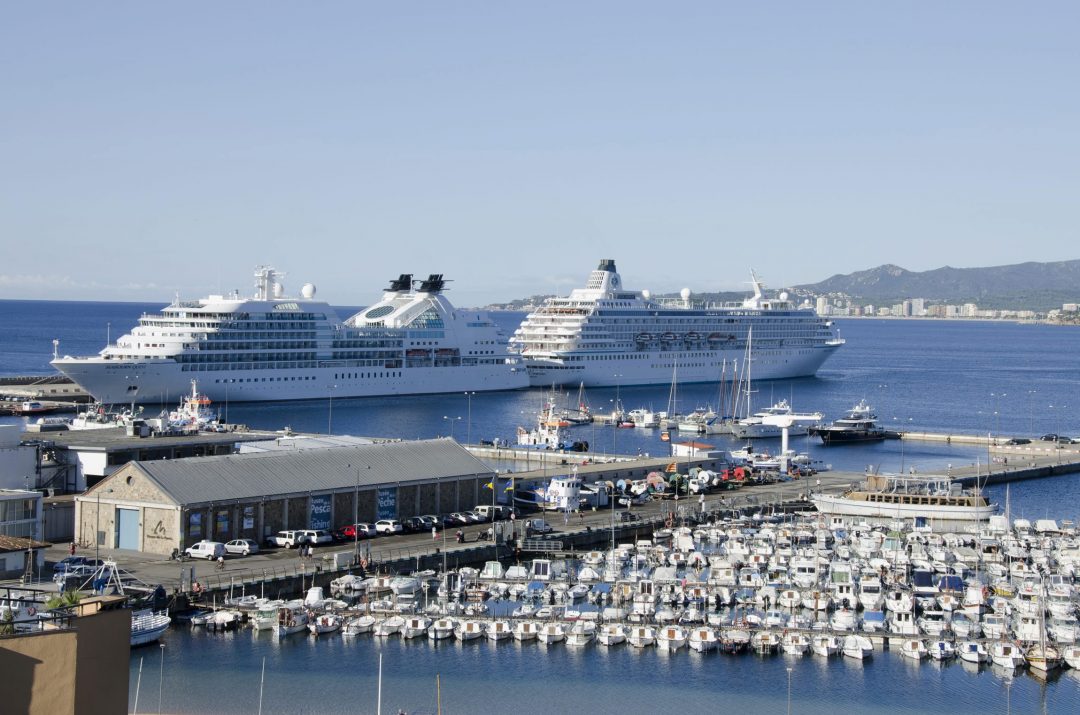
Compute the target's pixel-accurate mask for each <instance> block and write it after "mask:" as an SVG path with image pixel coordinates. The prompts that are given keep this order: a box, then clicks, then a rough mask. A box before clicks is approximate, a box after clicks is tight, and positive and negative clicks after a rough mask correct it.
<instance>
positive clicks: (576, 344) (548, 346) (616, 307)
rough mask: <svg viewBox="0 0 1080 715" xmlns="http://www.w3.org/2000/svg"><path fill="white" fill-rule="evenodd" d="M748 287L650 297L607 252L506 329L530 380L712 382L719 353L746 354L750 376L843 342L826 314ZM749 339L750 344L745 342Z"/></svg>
mask: <svg viewBox="0 0 1080 715" xmlns="http://www.w3.org/2000/svg"><path fill="white" fill-rule="evenodd" d="M753 285H754V294H753V295H752V296H751V297H749V298H747V299H746V300H744V301H742V302H741V303H736V304H704V303H700V302H695V301H691V300H690V292H689V291H688V290H685V289H684V290H683V291H682V293H681V294H680V295H681V297H680V298H679V299H674V300H663V301H661V300H657V299H654V298H652V297H651V296H650V295H649V292H648V291H630V290H625V289H624V288H623V286H622V279H621V278H620V277H619V273H618V271H616V269H615V261H613V260H610V259H605V260H602V261H600V266H599V267H598V268H597V269H596V270H595V271H593V272H592V273H591V274H590V275H589V280H588V282H587V283H586V285H585V287H584V288H575V289H574V290H572V291H571V292H570V295H569V296H568V297H566V298H548V299H547V300H546V301H545V302H544V305H543V306H541V307H539V308H537V309H536V310H535V311H533V312H532V313H530V314H529V315H528V316H527V317H526V318H525V320H524V321H523V322H522V323H521V326H520V327H519V328H518V329H517V330H516V331H515V332H514V335H513V336H512V337H511V338H510V346H511V349H512V350H514V351H515V352H517V353H518V354H519V355H521V357H522V358H523V359H524V360H525V363H526V365H527V367H528V371H529V380H530V382H531V384H532V385H535V386H551V385H578V384H580V383H584V384H585V385H589V386H605V385H656V384H665V383H669V382H671V380H672V378H673V374H674V373H675V371H676V369H677V371H678V372H677V374H678V381H679V382H715V381H717V380H718V379H720V375H721V370H722V368H723V366H724V365H725V363H726V364H727V365H728V368H729V374H730V368H731V366H732V365H733V364H739V363H741V362H742V361H743V360H744V358H745V356H746V354H747V352H749V353H750V355H751V361H752V365H753V367H752V371H753V375H754V379H755V380H758V379H762V380H775V379H782V378H789V377H805V376H811V375H813V374H815V373H816V372H817V370H818V368H820V367H821V365H822V363H824V362H825V360H826V359H827V358H828V357H829V356H830V355H832V354H833V352H834V351H835V350H836V349H837V348H838V347H840V346H841V345H843V343H844V341H843V340H842V339H840V337H839V336H838V335H837V333H836V330H835V328H834V327H833V325H832V323H831V322H830V321H827V320H825V319H823V318H821V317H819V316H818V314H817V313H816V312H815V311H814V310H813V308H809V307H803V308H797V307H795V305H794V303H792V302H791V300H790V299H789V298H788V296H787V294H786V293H780V294H779V295H778V296H776V297H775V298H767V297H765V295H764V293H763V289H762V285H761V283H760V282H759V281H758V280H757V277H756V276H755V277H754V282H753ZM747 341H750V343H751V345H750V348H751V349H750V350H749V351H748V350H747Z"/></svg>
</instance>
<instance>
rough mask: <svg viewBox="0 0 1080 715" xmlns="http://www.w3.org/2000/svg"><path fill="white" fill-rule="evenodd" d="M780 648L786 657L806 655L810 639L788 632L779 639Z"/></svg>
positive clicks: (796, 632) (800, 634) (794, 632)
mask: <svg viewBox="0 0 1080 715" xmlns="http://www.w3.org/2000/svg"><path fill="white" fill-rule="evenodd" d="M780 648H781V649H782V650H783V651H784V653H786V654H788V655H797V656H802V655H806V654H807V653H808V652H809V651H810V639H809V638H808V637H807V636H806V635H805V634H803V633H800V632H798V631H788V632H787V633H785V634H784V635H783V637H782V638H781V639H780Z"/></svg>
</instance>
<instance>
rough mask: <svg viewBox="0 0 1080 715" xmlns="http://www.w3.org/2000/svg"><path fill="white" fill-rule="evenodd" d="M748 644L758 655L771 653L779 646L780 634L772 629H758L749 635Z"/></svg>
mask: <svg viewBox="0 0 1080 715" xmlns="http://www.w3.org/2000/svg"><path fill="white" fill-rule="evenodd" d="M750 646H751V647H752V648H753V649H754V652H755V653H757V654H758V655H772V654H773V653H775V652H776V651H777V649H779V647H780V634H779V633H774V632H773V631H758V632H757V633H755V634H754V635H753V636H751V637H750Z"/></svg>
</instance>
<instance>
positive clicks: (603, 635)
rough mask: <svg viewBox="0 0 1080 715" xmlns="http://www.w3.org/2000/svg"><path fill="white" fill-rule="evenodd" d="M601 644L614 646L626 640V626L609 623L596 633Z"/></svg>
mask: <svg viewBox="0 0 1080 715" xmlns="http://www.w3.org/2000/svg"><path fill="white" fill-rule="evenodd" d="M596 641H597V642H598V643H599V644H600V645H604V646H614V645H619V644H620V643H625V642H626V628H624V627H623V626H622V625H620V624H618V623H607V624H604V626H603V627H602V628H601V629H600V631H599V632H598V633H597V634H596Z"/></svg>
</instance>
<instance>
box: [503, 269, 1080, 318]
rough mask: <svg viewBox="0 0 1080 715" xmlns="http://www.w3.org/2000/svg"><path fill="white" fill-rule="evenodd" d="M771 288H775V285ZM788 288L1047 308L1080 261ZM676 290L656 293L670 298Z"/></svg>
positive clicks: (870, 276) (1074, 295)
mask: <svg viewBox="0 0 1080 715" xmlns="http://www.w3.org/2000/svg"><path fill="white" fill-rule="evenodd" d="M770 288H771V289H777V290H779V289H780V286H770ZM789 290H790V291H791V292H792V293H793V294H794V295H795V296H798V297H799V298H809V299H813V298H815V297H817V296H821V295H826V296H832V297H847V298H849V299H851V300H852V301H854V302H855V303H856V304H857V305H867V304H873V305H875V306H889V305H892V304H894V303H899V302H901V301H904V300H906V299H908V298H924V299H926V302H927V304H928V305H929V304H936V303H950V304H953V305H961V304H963V303H975V304H976V305H978V306H979V308H981V309H991V310H1035V311H1039V312H1046V311H1048V310H1053V309H1055V308H1061V305H1062V303H1077V302H1080V260H1075V261H1058V262H1056V263H1035V262H1029V263H1017V264H1015V265H1011V266H994V267H990V268H952V267H951V266H945V267H943V268H935V269H934V270H931V271H922V272H915V271H909V270H907V269H906V268H901V267H900V266H895V265H892V264H888V265H884V266H878V267H877V268H871V269H869V270H865V271H858V272H856V273H849V274H847V275H840V274H837V275H835V276H832V277H831V278H827V279H825V280H823V281H821V282H820V283H807V284H804V285H797V286H792V287H791V288H790V289H789ZM677 295H678V294H677V293H671V294H665V295H658V296H657V297H658V298H674V297H676V296H677ZM748 295H749V292H747V291H739V292H723V293H695V294H694V299H695V300H706V301H719V302H728V301H739V300H742V299H743V298H746V297H747V296H748ZM548 297H549V296H547V295H534V296H530V297H528V298H519V299H517V300H514V301H510V302H507V303H500V304H493V305H490V306H486V307H488V308H494V309H502V310H531V309H532V308H533V307H535V306H538V305H541V304H543V302H544V300H545V299H546V298H548Z"/></svg>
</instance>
